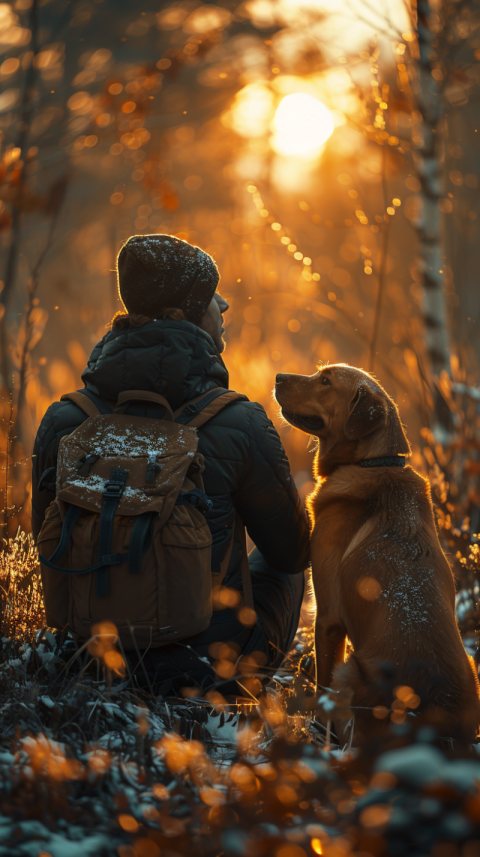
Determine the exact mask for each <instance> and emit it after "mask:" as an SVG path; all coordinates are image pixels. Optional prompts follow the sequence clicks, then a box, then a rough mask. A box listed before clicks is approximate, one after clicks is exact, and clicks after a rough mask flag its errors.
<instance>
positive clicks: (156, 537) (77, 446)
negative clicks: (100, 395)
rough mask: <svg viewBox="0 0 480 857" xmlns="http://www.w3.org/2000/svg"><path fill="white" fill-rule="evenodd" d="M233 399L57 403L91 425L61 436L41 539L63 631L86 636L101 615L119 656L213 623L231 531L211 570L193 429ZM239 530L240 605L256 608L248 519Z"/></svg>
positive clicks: (50, 616) (50, 597) (51, 618)
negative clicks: (155, 407) (158, 414)
mask: <svg viewBox="0 0 480 857" xmlns="http://www.w3.org/2000/svg"><path fill="white" fill-rule="evenodd" d="M238 398H240V394H238V393H235V392H234V391H227V390H224V389H223V388H216V389H214V390H209V391H208V393H205V394H203V395H201V396H197V397H196V398H195V399H192V401H191V402H188V403H187V404H186V405H184V406H183V407H182V408H180V409H179V410H178V411H176V412H175V414H173V413H172V410H171V408H170V405H169V404H168V402H167V400H166V399H165V398H164V397H163V396H160V395H157V394H156V393H149V392H146V391H138V390H133V391H132V390H131V391H128V392H125V393H122V394H121V395H120V396H119V399H118V402H117V405H116V407H115V408H114V409H113V410H112V408H110V406H109V405H107V404H106V403H105V402H102V401H101V400H99V399H97V397H95V396H92V395H91V394H89V393H88V394H87V393H86V392H80V391H77V392H74V393H67V394H66V395H64V396H62V399H70V400H71V401H73V402H74V403H75V404H76V405H78V406H79V407H80V408H81V409H82V410H83V411H84V412H85V413H86V414H87V418H86V419H85V420H84V422H83V423H82V424H81V425H80V426H79V427H78V428H77V429H75V430H74V431H73V432H72V433H71V434H69V435H67V436H65V437H63V438H62V439H61V441H60V444H59V449H58V461H57V473H56V496H55V500H54V501H53V502H52V503H51V504H50V506H49V507H48V509H47V513H46V516H45V521H44V523H43V525H42V528H41V530H40V534H39V537H38V548H39V553H40V565H41V573H42V583H43V590H44V600H45V611H46V616H47V622H48V623H49V624H50V625H53V626H54V627H57V628H63V627H65V626H66V625H67V624H68V626H69V628H70V630H71V631H73V632H74V633H75V634H77V635H78V636H79V637H80V638H82V639H88V637H89V636H90V627H91V625H93V624H94V623H97V622H101V621H104V620H108V621H111V622H114V623H115V625H116V626H117V629H118V632H119V636H120V639H121V641H122V644H123V646H124V648H125V649H134V648H136V647H139V648H142V647H143V648H145V647H147V646H160V645H162V644H165V643H170V642H173V641H176V640H182V639H185V638H187V637H191V636H193V635H194V634H198V633H200V632H201V631H203V630H205V628H207V627H208V625H209V623H210V620H211V616H212V609H213V607H212V593H213V588H214V586H217V585H220V584H221V583H222V580H223V577H224V576H225V573H226V570H227V567H228V563H229V560H230V555H231V551H232V545H233V533H232V538H231V541H230V544H229V547H228V549H227V553H226V556H225V558H224V560H223V562H222V564H221V567H220V572H219V573H217V574H215V575H213V574H212V571H211V545H212V537H211V533H210V530H209V527H208V524H207V522H206V520H205V515H206V514H208V511H209V509H210V508H211V506H212V502H211V500H209V499H208V497H207V496H206V494H205V493H204V490H203V487H204V486H203V479H202V471H203V470H204V459H203V456H202V455H200V453H199V452H198V451H197V448H198V435H197V431H196V428H198V427H200V426H202V425H204V424H205V423H206V422H207V421H208V420H209V419H211V418H212V417H213V416H214V415H215V414H217V413H218V412H219V411H220V410H221V409H222V408H224V407H225V406H226V405H228V404H229V403H230V402H232V401H234V400H235V399H238ZM241 398H244V397H243V396H242V397H241ZM138 401H143V402H150V403H156V404H160V405H163V406H164V408H165V417H164V418H163V419H157V418H151V417H138V416H130V415H127V414H125V413H123V411H124V410H125V409H126V407H127V406H128V403H129V402H138ZM96 403H98V406H97V404H96ZM47 472H48V471H47ZM44 475H46V474H44ZM42 479H43V477H42ZM237 523H238V522H237ZM235 531H237V532H238V528H237V530H236V527H235V526H234V528H233V532H235ZM240 534H241V537H242V541H243V555H244V556H243V561H242V584H243V590H244V603H245V605H246V606H247V607H250V608H251V609H253V597H252V589H251V580H250V574H249V570H248V559H247V552H246V544H245V529H244V527H243V524H242V525H241V527H240Z"/></svg>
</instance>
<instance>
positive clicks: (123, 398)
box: [114, 390, 173, 420]
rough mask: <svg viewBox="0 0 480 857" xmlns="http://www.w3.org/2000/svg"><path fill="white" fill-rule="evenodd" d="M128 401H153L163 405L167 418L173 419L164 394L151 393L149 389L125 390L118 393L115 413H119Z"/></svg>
mask: <svg viewBox="0 0 480 857" xmlns="http://www.w3.org/2000/svg"><path fill="white" fill-rule="evenodd" d="M129 402H154V403H155V404H156V405H163V407H164V408H165V410H166V411H167V414H168V419H169V420H173V411H172V409H171V407H170V405H169V403H168V402H167V400H166V398H165V396H161V395H160V394H159V393H151V392H150V391H149V390H125V392H124V393H120V395H119V397H118V401H117V404H116V407H115V410H114V413H115V414H119V413H120V414H121V413H122V412H123V411H124V410H125V408H126V406H127V405H128V403H129Z"/></svg>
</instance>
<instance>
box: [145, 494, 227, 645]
mask: <svg viewBox="0 0 480 857" xmlns="http://www.w3.org/2000/svg"><path fill="white" fill-rule="evenodd" d="M153 535H154V537H153V542H152V547H153V549H154V552H155V560H156V565H157V569H158V574H159V585H158V615H159V619H160V627H165V626H166V627H168V626H170V627H171V631H170V632H169V631H168V630H166V631H165V632H164V634H165V636H163V637H162V639H163V640H165V639H169V640H172V641H173V640H182V639H184V638H188V637H193V636H194V635H195V634H199V633H200V632H201V631H204V630H205V629H206V628H208V625H209V624H210V620H211V618H212V572H211V558H212V535H211V532H210V529H209V526H208V524H207V522H206V520H205V517H204V516H203V515H202V513H201V512H199V511H198V509H195V508H194V507H193V506H191V505H190V504H184V505H181V506H175V507H174V510H173V512H172V514H171V516H170V518H169V519H168V521H167V523H166V524H164V525H163V527H162V528H161V534H160V533H159V535H158V537H157V538H155V532H154V534H153ZM170 634H171V636H170Z"/></svg>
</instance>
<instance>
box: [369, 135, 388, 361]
mask: <svg viewBox="0 0 480 857" xmlns="http://www.w3.org/2000/svg"><path fill="white" fill-rule="evenodd" d="M382 189H383V207H384V209H385V210H386V208H387V205H388V195H387V149H386V146H385V145H384V146H383V148H382ZM389 236H390V220H388V221H387V223H385V224H384V226H383V244H382V255H381V258H380V268H379V272H378V291H377V300H376V304H375V316H374V321H373V331H372V340H371V342H370V354H369V358H368V371H369V372H373V370H374V367H375V350H376V347H377V340H378V331H379V327H380V316H381V312H382V301H383V291H384V287H385V279H386V277H385V274H386V270H387V256H388V239H389Z"/></svg>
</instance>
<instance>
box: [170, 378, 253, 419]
mask: <svg viewBox="0 0 480 857" xmlns="http://www.w3.org/2000/svg"><path fill="white" fill-rule="evenodd" d="M238 399H243V400H244V401H248V399H247V397H246V396H244V395H243V394H242V393H236V392H235V390H225V388H224V387H216V388H215V389H213V390H209V391H208V392H207V393H202V395H201V396H196V397H195V399H191V400H190V401H189V402H186V403H185V404H184V405H182V407H181V408H179V409H178V410H176V411H175V412H174V414H173V418H174V420H175V422H176V423H180V424H181V425H184V426H186V425H188V426H193V427H194V428H200V427H201V426H203V425H205V423H207V422H208V421H209V420H211V419H212V417H214V416H216V414H218V413H220V411H221V410H223V408H225V407H226V406H227V405H229V404H230V402H235V401H237V400H238Z"/></svg>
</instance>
